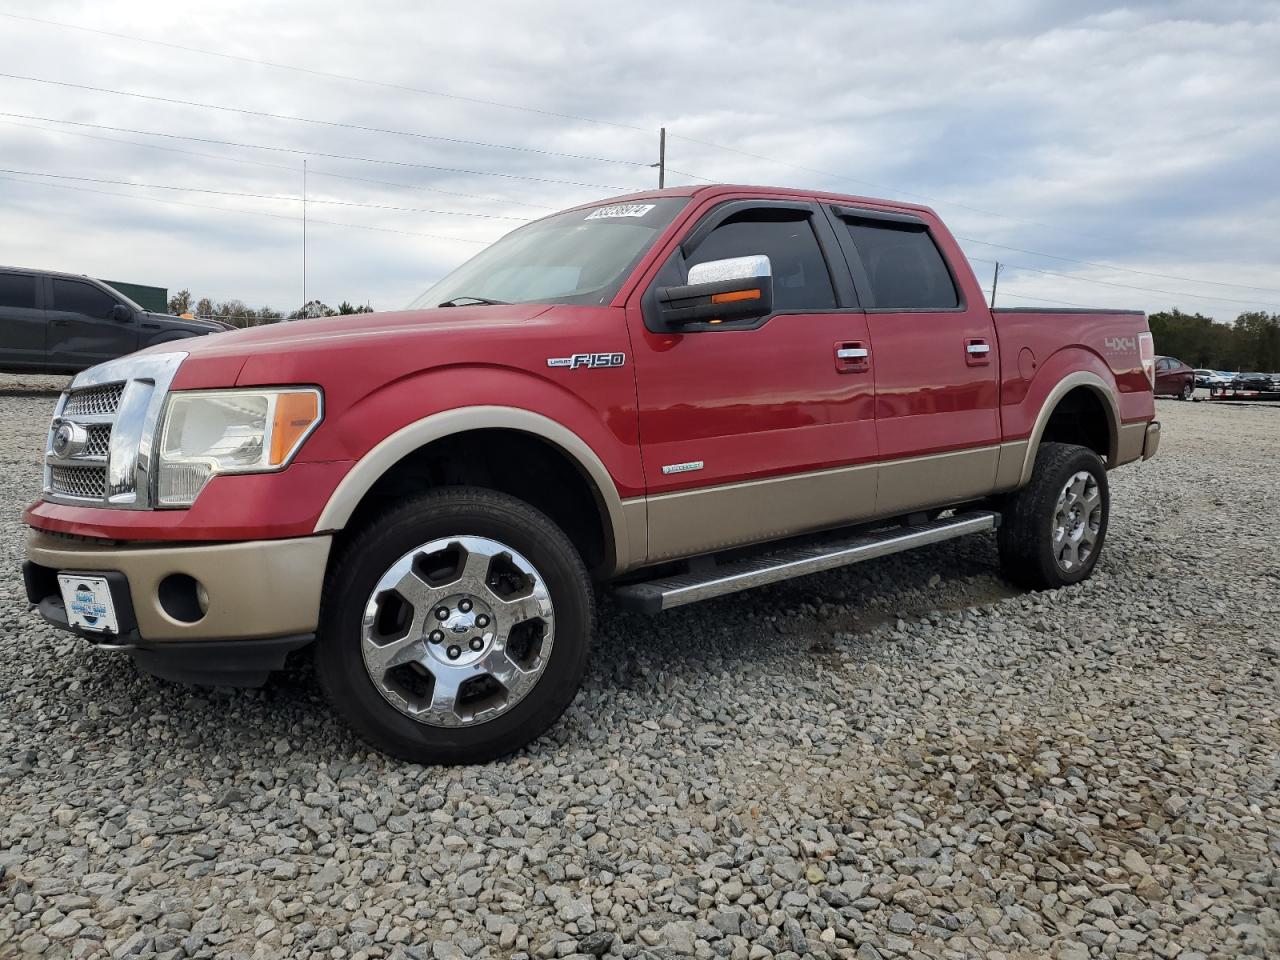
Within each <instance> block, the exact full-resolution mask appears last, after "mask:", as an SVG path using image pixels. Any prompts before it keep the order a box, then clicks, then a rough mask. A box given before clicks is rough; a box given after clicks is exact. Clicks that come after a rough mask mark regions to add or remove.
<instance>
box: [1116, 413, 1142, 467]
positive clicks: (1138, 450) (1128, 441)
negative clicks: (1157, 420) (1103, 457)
mask: <svg viewBox="0 0 1280 960" xmlns="http://www.w3.org/2000/svg"><path fill="white" fill-rule="evenodd" d="M1146 443H1147V421H1146V420H1142V421H1139V422H1138V423H1122V424H1120V437H1119V441H1118V442H1117V444H1116V447H1117V453H1116V462H1115V463H1109V464H1107V466H1109V467H1118V466H1120V464H1122V463H1132V462H1133V461H1134V460H1141V459H1142V451H1143V449H1144V448H1145V446H1146Z"/></svg>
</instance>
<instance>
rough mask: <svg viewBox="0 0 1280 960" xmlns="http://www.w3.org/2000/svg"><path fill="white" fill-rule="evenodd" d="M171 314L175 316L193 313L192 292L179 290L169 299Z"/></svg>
mask: <svg viewBox="0 0 1280 960" xmlns="http://www.w3.org/2000/svg"><path fill="white" fill-rule="evenodd" d="M169 312H170V313H172V314H175V315H178V314H183V313H190V312H191V291H190V290H187V289H185V288H184V289H182V290H179V291H178V292H177V293H175V294H174V295H173V296H172V297H170V298H169Z"/></svg>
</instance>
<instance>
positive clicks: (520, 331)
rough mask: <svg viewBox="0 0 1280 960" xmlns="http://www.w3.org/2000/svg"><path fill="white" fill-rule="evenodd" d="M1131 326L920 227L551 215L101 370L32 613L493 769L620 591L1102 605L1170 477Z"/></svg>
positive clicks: (785, 216) (562, 689) (34, 547)
mask: <svg viewBox="0 0 1280 960" xmlns="http://www.w3.org/2000/svg"><path fill="white" fill-rule="evenodd" d="M1153 365H1154V352H1153V348H1152V342H1151V335H1150V333H1149V332H1148V330H1147V323H1146V318H1145V317H1144V316H1143V315H1142V314H1141V313H1134V312H1129V311H1118V310H1117V311H1107V310H1100V311H1090V310H1020V309H1017V310H1006V309H999V310H991V309H989V308H988V307H987V305H986V302H985V300H984V298H983V295H982V291H981V289H980V287H979V286H978V283H977V281H976V280H975V278H974V275H973V273H972V272H971V270H970V269H969V266H968V264H967V263H966V261H965V258H964V256H963V255H962V253H961V251H960V249H959V248H958V247H957V245H956V242H955V240H954V238H953V237H952V236H951V234H950V233H949V232H948V231H947V229H946V227H945V226H944V225H943V224H942V222H941V221H940V220H939V219H938V217H937V216H935V214H934V213H933V212H932V211H931V210H929V209H927V208H924V207H920V206H915V205H910V204H905V203H896V202H894V203H891V202H885V201H879V200H868V199H864V198H859V197H847V196H835V195H831V194H822V193H814V192H806V191H795V190H783V189H772V188H760V187H740V186H709V187H690V188H677V189H667V190H660V191H656V192H652V193H643V194H637V195H634V196H627V197H623V198H619V199H612V200H608V201H605V202H601V203H594V204H589V205H586V206H581V207H577V208H574V209H571V210H567V211H564V212H562V213H557V214H554V215H552V216H548V217H545V218H543V219H541V220H538V221H536V222H534V223H531V224H528V225H526V226H523V227H521V228H519V229H517V230H515V231H514V232H512V233H511V234H509V235H508V236H506V237H504V238H503V239H501V240H499V241H498V242H496V243H494V244H493V245H492V246H490V247H488V248H487V249H485V250H484V251H483V252H482V253H480V254H479V255H478V256H476V257H475V258H474V259H472V260H471V261H469V262H468V263H466V264H464V265H463V266H461V267H459V268H458V269H457V270H456V271H454V272H453V273H452V274H450V275H449V276H448V277H446V278H445V279H444V280H441V281H440V282H439V283H438V284H436V285H435V286H434V287H432V288H431V290H430V291H428V294H427V295H426V296H425V298H424V299H423V301H422V302H421V305H420V308H417V309H410V310H408V311H405V312H402V313H387V314H376V315H372V316H367V315H366V316H356V317H332V318H326V319H317V320H308V321H302V322H299V323H287V324H278V325H274V326H268V327H258V328H255V329H251V330H244V331H239V332H235V333H228V334H225V335H221V336H217V337H210V338H207V339H199V340H189V341H183V342H182V343H181V344H180V345H173V344H168V345H161V346H157V347H154V348H151V349H148V350H143V351H141V352H139V353H136V354H133V355H132V356H129V357H124V358H122V359H119V360H114V361H111V362H108V363H104V364H102V365H100V366H97V367H94V368H92V369H90V370H87V371H85V372H83V373H81V374H80V375H79V376H77V377H76V378H75V379H74V380H73V381H72V383H71V385H70V387H69V388H68V390H67V392H66V393H65V394H63V396H62V398H61V399H60V400H59V401H58V403H57V407H56V410H55V412H54V416H53V422H52V426H51V429H50V432H49V439H48V448H47V452H46V458H45V468H44V490H43V494H42V496H41V497H40V499H38V500H37V501H36V502H35V503H33V504H32V505H31V506H30V507H29V508H28V509H27V511H26V514H25V518H26V522H27V523H28V524H29V525H30V527H31V528H32V530H31V534H30V541H29V548H28V556H29V560H28V562H27V564H26V565H25V570H24V572H25V578H26V588H27V593H28V597H29V599H30V601H31V602H32V603H33V604H34V605H36V607H38V609H39V611H40V613H41V614H42V615H43V616H44V617H45V618H47V619H48V620H50V621H51V622H53V623H55V624H57V625H59V626H62V627H65V628H68V629H71V630H73V631H75V632H76V633H78V634H80V635H82V636H83V637H85V638H86V639H88V640H89V641H90V642H92V643H94V644H96V645H98V646H99V647H103V648H114V649H120V650H126V651H128V652H129V653H130V654H131V655H132V656H133V658H134V659H135V661H136V662H137V663H138V665H139V666H140V667H142V668H143V669H144V670H146V671H148V672H151V673H153V674H156V675H159V676H162V677H167V678H170V679H179V680H183V679H185V680H193V681H200V682H213V683H218V684H229V685H236V684H241V685H248V684H254V683H260V682H262V681H263V680H264V679H265V678H266V676H267V674H268V672H269V671H271V670H272V669H275V668H278V667H280V666H282V665H283V662H284V658H285V656H286V655H287V654H288V653H289V652H291V651H293V650H296V649H299V648H301V647H304V646H307V645H314V657H315V662H316V667H317V671H318V674H319V678H320V681H321V684H322V686H323V687H324V689H325V690H326V692H327V694H328V695H329V697H330V698H331V700H332V702H333V705H334V707H335V708H336V709H337V710H338V711H339V712H340V713H341V714H342V715H343V716H345V718H346V719H347V720H348V721H349V722H350V724H351V725H352V727H354V729H355V730H356V731H358V732H359V733H360V734H361V735H362V736H363V737H365V738H366V739H367V740H368V741H369V742H371V743H372V744H374V745H376V746H377V747H379V748H381V749H383V750H385V751H387V752H389V753H392V754H395V755H397V756H400V757H403V758H407V759H412V760H416V761H421V762H469V761H481V760H485V759H488V758H492V757H495V756H499V755H502V754H504V753H507V752H510V751H512V750H514V749H516V748H518V747H520V746H521V745H523V744H526V743H528V742H529V741H531V740H533V739H534V738H536V737H537V736H538V735H539V734H541V733H542V732H543V731H544V730H546V729H547V728H548V727H549V726H550V725H551V724H552V723H554V722H555V720H556V719H557V718H558V717H559V715H560V714H561V712H562V711H563V710H564V709H565V708H566V706H567V705H568V704H569V703H570V701H571V700H572V699H573V696H574V693H575V691H576V689H577V687H578V685H579V681H580V679H581V677H582V674H583V670H584V667H585V664H586V660H587V654H588V649H589V646H590V642H591V636H592V629H593V622H594V619H595V596H596V591H597V590H609V591H611V592H612V594H613V596H614V597H615V599H616V602H617V603H619V604H620V605H622V606H624V607H633V608H636V609H639V610H643V611H647V612H652V613H656V612H659V611H662V610H665V609H668V608H671V607H675V606H678V605H680V604H684V603H689V602H691V601H695V600H701V599H704V598H708V597H714V596H719V595H723V594H726V593H730V592H732V591H735V590H741V589H744V588H747V587H751V586H756V585H759V584H764V583H772V582H776V581H779V580H782V579H785V578H787V577H792V576H798V575H801V574H807V573H812V572H815V571H819V570H825V569H830V568H832V567H836V566H839V565H841V564H847V563H852V562H855V561H860V560H865V559H868V558H873V557H878V556H883V555H885V554H889V553H893V552H896V551H899V550H905V549H909V548H914V547H923V546H928V545H930V544H934V543H938V542H940V541H942V540H946V539H948V538H951V537H958V536H962V535H967V534H972V533H979V532H982V531H990V530H993V529H995V530H997V531H998V532H997V536H996V540H997V543H998V549H999V554H1000V559H1001V562H1002V565H1003V568H1004V570H1005V571H1006V573H1007V575H1008V576H1009V578H1010V579H1012V580H1013V581H1014V582H1015V583H1017V584H1020V585H1022V586H1025V587H1028V588H1032V589H1045V588H1054V587H1063V586H1067V585H1069V584H1074V583H1077V582H1079V581H1080V580H1083V579H1084V578H1085V577H1087V576H1089V574H1090V573H1091V572H1092V570H1093V569H1094V567H1095V565H1096V564H1097V563H1098V557H1099V554H1100V552H1101V550H1102V545H1103V541H1104V539H1105V537H1106V532H1107V518H1108V510H1109V498H1108V487H1107V471H1108V470H1110V469H1113V468H1115V467H1118V466H1120V465H1122V464H1126V463H1130V462H1131V461H1135V460H1139V459H1142V458H1147V457H1150V456H1152V455H1153V454H1154V453H1155V451H1156V447H1157V445H1158V442H1159V437H1160V434H1159V424H1158V423H1156V422H1154V420H1153V417H1154V401H1153V399H1152V376H1153Z"/></svg>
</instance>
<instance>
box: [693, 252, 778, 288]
mask: <svg viewBox="0 0 1280 960" xmlns="http://www.w3.org/2000/svg"><path fill="white" fill-rule="evenodd" d="M772 276H773V266H772V264H770V263H769V258H768V257H766V256H765V255H764V254H762V253H761V254H756V255H754V256H750V257H730V258H729V259H727V260H708V261H707V262H706V263H695V264H694V265H693V266H692V267H690V268H689V285H690V286H693V285H695V284H699V283H721V282H723V281H725V280H753V279H755V278H756V277H772Z"/></svg>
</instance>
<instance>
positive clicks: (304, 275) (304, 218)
mask: <svg viewBox="0 0 1280 960" xmlns="http://www.w3.org/2000/svg"><path fill="white" fill-rule="evenodd" d="M306 309H307V161H306V160H305V159H304V160H303V161H302V311H303V313H304V314H305V313H306Z"/></svg>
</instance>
